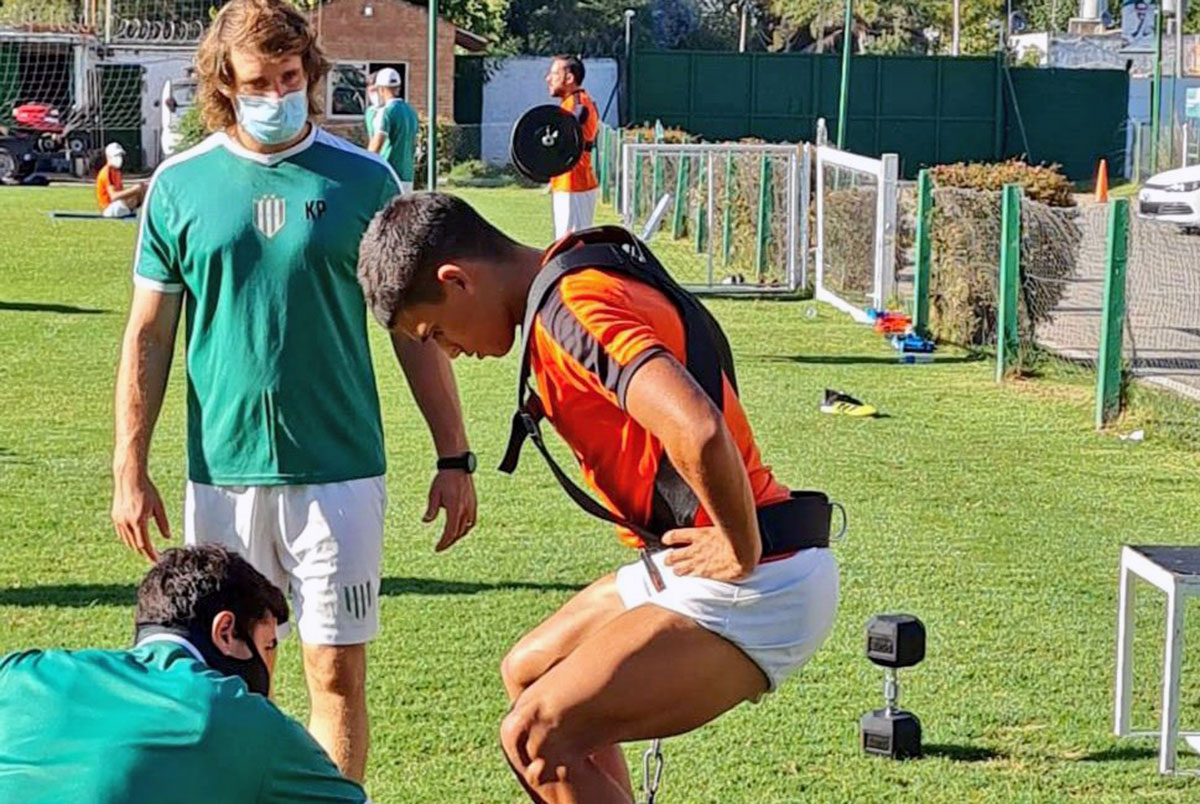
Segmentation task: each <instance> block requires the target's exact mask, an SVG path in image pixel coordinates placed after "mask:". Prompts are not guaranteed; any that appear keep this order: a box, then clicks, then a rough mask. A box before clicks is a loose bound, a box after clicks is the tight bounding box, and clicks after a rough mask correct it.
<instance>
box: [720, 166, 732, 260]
mask: <svg viewBox="0 0 1200 804" xmlns="http://www.w3.org/2000/svg"><path fill="white" fill-rule="evenodd" d="M732 187H733V151H726V152H725V189H724V192H722V194H721V252H722V254H721V265H722V266H724V267H729V253H730V251H731V250H732V247H733V243H732V242H731V241H732V239H733V218H732V217H731V212H732V210H731V208H730V205H729V196H730V193H731V192H732V189H731V188H732Z"/></svg>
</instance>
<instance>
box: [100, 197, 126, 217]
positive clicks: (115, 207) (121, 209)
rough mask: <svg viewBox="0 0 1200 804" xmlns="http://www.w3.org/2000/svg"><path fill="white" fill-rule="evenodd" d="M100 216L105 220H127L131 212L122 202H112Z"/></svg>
mask: <svg viewBox="0 0 1200 804" xmlns="http://www.w3.org/2000/svg"><path fill="white" fill-rule="evenodd" d="M100 214H101V215H103V216H104V217H106V218H128V217H129V216H130V215H132V214H133V210H132V209H130V208H129V205H128V204H126V203H125V202H124V201H113V202H112V203H110V204H109V205H108V206H106V207H105V208H104V211H103V212H101V213H100Z"/></svg>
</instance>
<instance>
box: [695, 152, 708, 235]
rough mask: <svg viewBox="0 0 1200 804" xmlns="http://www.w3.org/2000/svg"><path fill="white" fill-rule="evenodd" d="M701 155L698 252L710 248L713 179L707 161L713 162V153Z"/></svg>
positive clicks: (697, 211) (697, 218)
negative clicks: (709, 199)
mask: <svg viewBox="0 0 1200 804" xmlns="http://www.w3.org/2000/svg"><path fill="white" fill-rule="evenodd" d="M706 156H707V158H705V156H701V157H700V161H699V162H697V163H696V231H695V236H696V253H697V254H703V253H704V251H705V249H707V248H708V246H707V242H708V208H709V207H708V202H707V198H708V183H709V182H710V181H712V179H711V178H710V175H709V174H710V171H709V170H707V169H706V166H705V162H707V163H708V165H711V164H712V154H711V153H709V154H707V155H706Z"/></svg>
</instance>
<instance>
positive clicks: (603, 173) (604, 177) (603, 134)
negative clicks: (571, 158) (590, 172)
mask: <svg viewBox="0 0 1200 804" xmlns="http://www.w3.org/2000/svg"><path fill="white" fill-rule="evenodd" d="M607 143H608V126H605V125H604V124H603V123H601V124H600V128H599V129H598V130H597V131H596V144H595V147H594V149H593V151H592V160H593V161H594V162H595V163H596V164H595V166H596V181H597V182H599V184H600V202H601V203H604V204H607V203H608V199H609V195H608V160H607V159H605V158H604V148H605V146H606V145H607Z"/></svg>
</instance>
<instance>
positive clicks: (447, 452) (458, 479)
mask: <svg viewBox="0 0 1200 804" xmlns="http://www.w3.org/2000/svg"><path fill="white" fill-rule="evenodd" d="M392 348H393V349H394V350H395V352H396V359H397V360H399V361H400V367H401V368H402V369H403V370H404V376H405V378H407V380H408V387H409V388H410V389H411V390H412V395H413V399H415V400H416V402H417V407H418V408H420V410H421V415H422V416H424V417H425V423H426V424H427V425H428V426H429V432H430V434H431V435H432V436H433V445H434V449H435V450H437V454H438V457H441V458H449V457H453V456H456V455H461V454H462V453H464V452H466V451H467V450H468V449H469V448H470V447H469V446H468V443H467V430H466V427H465V426H464V425H463V418H462V406H461V405H460V403H459V400H458V387H457V385H456V384H455V382H454V371H453V369H452V368H451V367H450V359H449V358H448V357H446V355H445V353H444V352H442V350H441V349H440V348H439V347H438V346H437V344H435V343H434V342H433V341H428V342H422V341H418V340H413V339H411V338H407V337H404V336H402V335H393V336H392ZM439 508H445V509H446V525H445V528H444V529H443V531H442V537H441V539H440V540H439V541H438V543H437V547H436V548H435V549H436V550H438V551H439V552H440V551H442V550H445V549H446V548H447V547H449V546H450V545H452V544H454V543H455V542H456V541H458V540H459V539H460V538H462V537H463V536H465V535H466V534H467V532H468V531H470V530H471V528H472V527H474V526H475V484H474V482H473V481H472V480H471V477H470V475H467V474H466V473H464V472H459V471H453V472H438V473H437V475H436V476H435V477H434V480H433V486H432V487H431V488H430V490H429V504H428V506H427V508H426V511H425V516H424V520H425V521H426V522H432V521H433V519H434V518H435V517H436V516H437V512H438V509H439Z"/></svg>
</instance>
